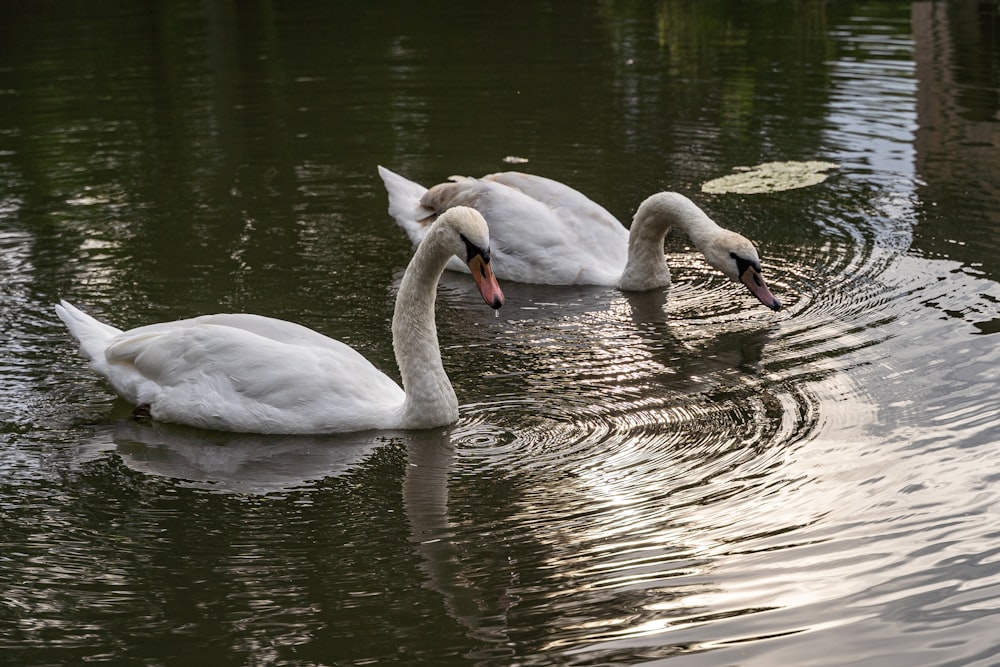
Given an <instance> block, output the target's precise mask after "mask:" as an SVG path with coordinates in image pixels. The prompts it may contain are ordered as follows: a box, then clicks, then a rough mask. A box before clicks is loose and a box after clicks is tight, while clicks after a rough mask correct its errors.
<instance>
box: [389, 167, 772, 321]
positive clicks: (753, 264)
mask: <svg viewBox="0 0 1000 667" xmlns="http://www.w3.org/2000/svg"><path fill="white" fill-rule="evenodd" d="M378 171H379V175H380V176H381V177H382V180H383V182H384V183H385V187H386V190H387V191H388V193H389V214H390V215H391V216H392V217H393V218H395V220H396V222H397V224H399V226H400V227H402V228H403V230H404V231H406V233H407V235H408V236H409V237H410V240H411V241H412V242H413V244H414V245H419V244H420V243H421V242H422V241H423V239H424V238H425V236H426V234H427V230H428V229H429V225H430V223H431V222H433V221H434V220H435V219H436V218H437V216H439V215H441V214H442V213H443V212H444V211H446V210H447V209H448V208H450V207H452V206H471V207H473V208H475V209H477V210H478V211H479V212H480V213H482V214H483V216H484V217H485V218H486V220H487V221H488V222H489V225H490V233H491V234H492V238H493V266H494V270H495V271H496V275H497V277H498V278H501V279H504V280H513V281H515V282H524V283H537V284H543V285H607V286H611V287H617V288H619V289H622V290H626V291H643V290H650V289H655V288H658V287H665V286H667V285H669V284H670V269H669V268H668V267H667V263H666V257H665V255H664V250H663V240H664V237H665V236H666V234H667V232H668V231H669V230H670V228H671V227H679V228H680V229H682V230H684V232H686V233H687V235H688V237H689V238H690V239H691V242H692V243H694V245H695V246H696V247H697V248H698V250H700V251H701V253H702V254H703V255H704V256H705V259H706V261H707V262H708V263H709V264H710V265H711V266H713V267H714V268H716V269H717V270H719V271H721V272H722V273H723V274H724V275H726V276H727V277H729V278H730V279H731V280H733V281H736V282H741V283H743V284H744V285H746V287H747V289H749V290H750V293H751V294H753V295H754V296H755V297H757V299H758V300H759V301H760V302H761V303H763V304H764V305H765V306H767V307H768V308H771V309H772V310H779V309H780V308H781V302H780V301H778V299H777V298H775V296H774V295H773V294H772V293H771V291H770V290H769V289H768V287H767V284H766V283H765V281H764V278H763V276H762V275H761V266H760V257H759V256H758V254H757V249H756V248H755V247H754V245H753V243H751V242H750V241H749V240H748V239H747V238H746V237H744V236H741V235H740V234H737V233H736V232H733V231H730V230H728V229H723V228H722V227H720V226H719V225H717V224H716V223H715V222H714V221H713V220H712V219H711V218H709V217H708V216H707V215H706V214H705V212H704V211H702V210H701V209H700V208H698V206H696V205H695V204H694V202H692V201H691V200H690V199H688V198H687V197H685V196H684V195H681V194H678V193H676V192H660V193H657V194H654V195H652V196H650V197H648V198H647V199H646V200H645V201H643V202H642V204H641V205H640V206H639V208H638V210H637V211H636V213H635V217H634V218H633V220H632V226H631V228H630V229H628V230H626V229H625V227H623V226H622V224H621V223H620V222H618V220H616V219H615V217H614V216H612V215H611V214H610V213H608V211H607V210H605V209H604V207H602V206H600V205H599V204H596V203H595V202H593V201H592V200H590V199H589V198H587V197H586V196H585V195H583V194H581V193H580V192H578V191H576V190H574V189H573V188H571V187H569V186H567V185H564V184H562V183H559V182H558V181H553V180H551V179H548V178H543V177H541V176H534V175H531V174H523V173H520V172H514V171H510V172H501V173H496V174H490V175H488V176H483V177H482V178H469V177H464V176H452V177H451V179H450V180H449V181H448V182H445V183H440V184H438V185H435V186H433V187H432V188H430V189H427V188H425V187H423V186H422V185H420V184H419V183H415V182H413V181H411V180H409V179H406V178H404V177H403V176H400V175H399V174H396V173H394V172H392V171H390V170H389V169H386V168H385V167H382V166H379V168H378ZM448 268H450V269H454V270H463V268H462V266H461V264H459V263H457V262H455V261H453V262H452V263H451V264H449V266H448Z"/></svg>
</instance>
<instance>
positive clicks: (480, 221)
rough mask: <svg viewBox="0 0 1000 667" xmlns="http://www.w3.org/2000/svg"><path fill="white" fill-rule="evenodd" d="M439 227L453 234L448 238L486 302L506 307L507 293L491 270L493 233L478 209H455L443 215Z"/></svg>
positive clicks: (496, 306) (453, 251) (463, 207)
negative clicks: (491, 235) (504, 295)
mask: <svg viewBox="0 0 1000 667" xmlns="http://www.w3.org/2000/svg"><path fill="white" fill-rule="evenodd" d="M436 226H438V227H443V228H445V229H447V230H449V233H448V234H446V236H445V238H446V242H447V243H448V245H449V249H450V250H451V252H452V254H454V255H456V256H457V257H459V258H460V259H462V260H463V261H464V262H465V263H466V264H467V265H468V267H469V271H470V272H471V273H472V279H473V280H474V281H475V283H476V287H477V288H478V289H479V294H480V295H482V297H483V301H485V302H486V303H487V305H489V306H490V307H492V308H494V309H499V308H500V306H502V305H503V291H502V290H501V289H500V285H499V284H497V279H496V276H494V275H493V268H492V267H491V266H490V230H489V227H488V226H487V224H486V219H485V218H483V216H482V214H481V213H480V212H479V211H477V210H476V209H474V208H470V207H468V206H454V207H452V208H449V209H448V210H447V211H445V212H444V213H443V214H441V216H440V217H439V218H438V219H437V223H436Z"/></svg>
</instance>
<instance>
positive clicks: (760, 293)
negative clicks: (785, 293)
mask: <svg viewBox="0 0 1000 667" xmlns="http://www.w3.org/2000/svg"><path fill="white" fill-rule="evenodd" d="M740 282H741V283H743V284H744V285H746V286H747V289H749V290H750V293H751V294H753V295H754V296H755V297H757V299H758V300H759V301H760V302H761V303H762V304H764V305H765V306H767V307H768V308H770V309H771V310H776V311H777V310H781V302H780V301H778V299H777V297H775V296H774V295H773V294H771V290H769V289H768V288H767V283H765V282H764V278H763V276H761V275H760V271H758V270H757V269H755V268H754V267H752V266H748V267H747V268H746V270H745V271H743V273H742V274H741V275H740Z"/></svg>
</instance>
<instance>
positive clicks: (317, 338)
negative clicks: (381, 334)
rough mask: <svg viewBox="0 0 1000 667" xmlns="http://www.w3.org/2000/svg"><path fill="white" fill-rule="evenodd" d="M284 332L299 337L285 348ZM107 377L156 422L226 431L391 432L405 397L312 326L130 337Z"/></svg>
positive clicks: (180, 325)
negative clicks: (147, 406) (148, 407)
mask: <svg viewBox="0 0 1000 667" xmlns="http://www.w3.org/2000/svg"><path fill="white" fill-rule="evenodd" d="M283 334H290V336H289V339H288V340H282V336H283ZM105 355H106V357H107V361H108V369H109V372H108V375H107V379H108V380H109V382H111V384H112V386H113V387H114V388H115V389H116V391H118V392H119V393H120V394H121V395H122V396H124V397H125V398H126V399H128V400H130V401H132V402H134V403H136V404H138V405H149V406H150V411H151V413H152V415H153V417H154V418H156V419H162V420H164V421H172V422H179V423H184V424H189V425H192V426H200V427H205V428H215V429H221V430H227V431H253V432H262V433H319V432H325V431H347V430H361V429H367V428H386V427H391V426H392V423H393V419H394V418H396V417H398V414H399V413H400V410H401V406H402V403H403V399H404V395H403V390H402V389H401V388H400V387H399V386H398V385H397V384H396V383H395V382H393V381H392V380H391V379H390V378H389V377H388V376H386V375H385V374H384V373H382V372H381V371H379V370H378V369H377V368H375V367H374V366H373V365H372V364H371V363H370V362H369V361H368V360H367V359H365V358H364V357H363V356H362V355H361V354H359V353H358V352H357V351H356V350H354V349H353V348H351V347H349V346H348V345H345V344H344V343H341V342H340V341H336V340H333V339H331V338H327V337H325V336H322V335H321V334H319V333H317V332H314V331H312V330H310V329H307V328H306V327H301V326H300V325H295V324H292V323H289V322H283V321H281V320H273V319H271V318H264V317H259V316H254V315H211V316H206V317H201V318H195V319H192V320H182V321H179V322H169V323H162V324H154V325H149V326H146V327H140V328H138V329H133V330H131V331H126V332H124V333H122V334H120V335H119V336H116V337H115V338H114V339H112V340H111V342H110V344H109V345H108V347H107V349H106V351H105Z"/></svg>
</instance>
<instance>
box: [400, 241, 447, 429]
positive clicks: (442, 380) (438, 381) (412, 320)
mask: <svg viewBox="0 0 1000 667" xmlns="http://www.w3.org/2000/svg"><path fill="white" fill-rule="evenodd" d="M432 231H433V230H432ZM450 256H451V253H450V252H449V251H447V250H446V249H445V248H444V247H443V244H442V243H441V240H440V235H438V234H434V233H429V234H428V235H427V236H426V237H425V238H424V240H423V241H422V242H421V243H420V245H418V246H417V250H416V252H415V253H414V255H413V258H412V259H411V260H410V264H409V266H407V267H406V271H405V272H404V274H403V279H402V281H401V282H400V285H399V292H398V293H397V295H396V306H395V309H394V311H393V316H392V346H393V351H394V352H395V354H396V363H397V364H398V365H399V373H400V377H401V379H402V384H403V391H404V392H405V394H406V398H405V400H404V403H403V408H402V409H403V420H404V422H405V425H406V426H407V427H408V428H420V427H428V428H429V427H432V426H440V425H442V424H447V423H451V422H453V421H455V420H456V419H458V399H457V397H456V396H455V390H454V389H453V388H452V386H451V381H450V380H449V379H448V375H447V374H446V373H445V370H444V365H443V364H442V362H441V349H440V347H439V345H438V337H437V325H436V322H435V317H434V304H435V301H436V298H437V285H438V281H439V280H440V278H441V274H442V273H443V272H444V269H445V266H446V265H447V263H448V259H449V258H450Z"/></svg>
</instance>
